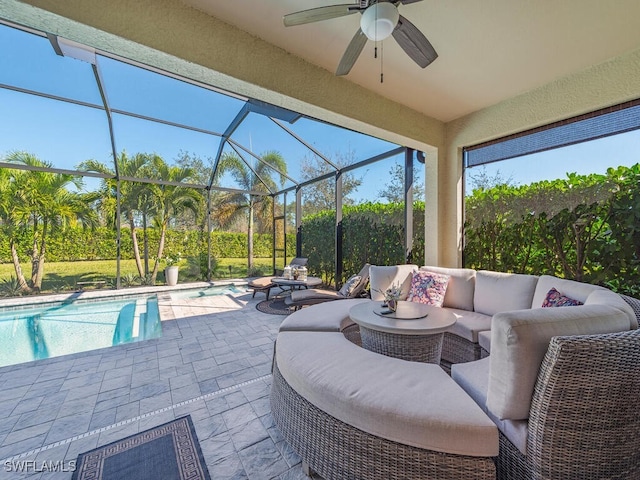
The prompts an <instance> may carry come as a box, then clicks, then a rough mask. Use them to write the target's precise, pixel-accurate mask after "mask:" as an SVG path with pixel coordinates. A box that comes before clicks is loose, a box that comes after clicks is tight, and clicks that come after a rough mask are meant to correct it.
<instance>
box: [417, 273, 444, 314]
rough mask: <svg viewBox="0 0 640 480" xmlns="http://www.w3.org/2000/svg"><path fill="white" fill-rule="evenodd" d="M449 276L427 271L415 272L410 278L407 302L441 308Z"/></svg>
mask: <svg viewBox="0 0 640 480" xmlns="http://www.w3.org/2000/svg"><path fill="white" fill-rule="evenodd" d="M448 283H449V275H446V274H443V273H434V272H427V271H420V270H418V271H415V272H413V274H412V277H411V288H410V290H409V296H408V298H407V300H409V301H410V302H416V303H424V304H426V305H433V306H435V307H441V306H442V302H444V295H445V293H446V292H447V284H448Z"/></svg>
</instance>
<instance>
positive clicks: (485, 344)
mask: <svg viewBox="0 0 640 480" xmlns="http://www.w3.org/2000/svg"><path fill="white" fill-rule="evenodd" d="M478 345H480V346H481V347H482V348H484V349H485V350H486V351H487V352H489V353H491V330H483V331H482V332H478Z"/></svg>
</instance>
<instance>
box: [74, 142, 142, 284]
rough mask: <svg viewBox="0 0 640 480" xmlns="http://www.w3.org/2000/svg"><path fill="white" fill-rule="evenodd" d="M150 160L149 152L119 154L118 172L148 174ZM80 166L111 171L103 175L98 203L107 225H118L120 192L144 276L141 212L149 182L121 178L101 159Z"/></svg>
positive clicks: (85, 169) (86, 169)
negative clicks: (139, 220) (141, 250)
mask: <svg viewBox="0 0 640 480" xmlns="http://www.w3.org/2000/svg"><path fill="white" fill-rule="evenodd" d="M148 164H149V155H146V154H142V153H138V154H136V155H134V156H133V157H129V155H127V153H126V152H125V151H122V153H121V154H120V155H119V156H118V157H117V159H116V165H117V173H118V175H119V176H120V177H128V178H144V169H145V167H146V166H147V165H148ZM78 169H79V170H84V171H87V172H96V173H101V174H103V175H107V177H106V178H103V179H102V183H101V186H100V189H99V190H98V195H97V196H96V203H97V207H98V209H99V211H101V212H102V215H103V218H105V219H106V220H107V225H109V226H111V227H113V228H115V227H116V222H118V221H119V220H120V219H118V218H117V212H116V205H117V202H116V198H117V196H118V193H119V194H120V213H121V215H122V216H123V217H125V218H126V219H127V222H128V224H129V233H130V235H131V241H132V244H133V254H134V258H135V260H136V268H137V269H138V275H139V276H140V277H143V276H144V275H145V273H146V271H145V268H143V265H142V259H141V257H140V248H139V245H138V235H137V223H136V220H137V216H138V214H139V212H140V203H141V199H142V200H146V199H147V198H148V196H147V195H146V194H145V193H146V192H145V190H146V188H147V186H146V184H142V183H134V182H130V181H119V180H118V179H117V177H118V175H116V170H115V169H114V168H113V167H111V166H108V165H105V164H104V163H101V162H99V161H97V160H86V161H84V162H82V163H81V164H80V165H78Z"/></svg>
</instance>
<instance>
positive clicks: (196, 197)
mask: <svg viewBox="0 0 640 480" xmlns="http://www.w3.org/2000/svg"><path fill="white" fill-rule="evenodd" d="M146 170H147V171H146V175H147V177H149V178H156V179H157V180H159V183H150V184H148V186H147V188H148V192H149V196H148V199H149V200H150V202H151V203H152V205H153V206H152V209H151V211H153V213H154V218H153V220H154V227H155V228H156V229H158V230H159V231H160V236H159V240H158V250H157V252H156V256H155V262H154V265H153V271H152V272H151V280H150V283H151V284H154V283H155V281H156V277H157V275H158V270H159V267H160V260H161V259H162V258H163V253H164V248H165V240H166V235H167V229H168V228H169V225H170V223H171V221H172V219H174V218H178V217H180V216H182V215H183V214H184V213H185V212H186V211H190V212H192V213H193V214H194V215H195V214H196V213H197V212H198V207H199V201H200V199H201V197H200V194H199V192H198V191H196V190H195V189H194V188H191V187H187V186H182V185H180V183H183V182H189V181H190V180H191V179H192V178H193V176H194V175H195V172H194V170H193V169H191V168H189V167H179V166H172V165H168V164H167V163H166V162H165V161H164V160H163V159H162V158H161V157H160V156H158V155H153V156H152V157H151V158H150V162H149V165H148V166H147V168H146ZM173 255H175V253H173ZM178 256H179V254H178Z"/></svg>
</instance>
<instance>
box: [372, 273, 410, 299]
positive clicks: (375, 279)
mask: <svg viewBox="0 0 640 480" xmlns="http://www.w3.org/2000/svg"><path fill="white" fill-rule="evenodd" d="M414 270H418V266H417V265H391V266H378V265H371V267H370V268H369V284H370V289H371V300H376V301H382V300H384V292H385V290H386V289H387V288H389V287H390V286H391V285H393V284H394V283H395V284H396V285H397V284H400V286H401V287H402V296H401V298H400V300H406V299H407V297H408V296H409V289H410V288H411V278H412V276H411V274H412V273H413V271H414Z"/></svg>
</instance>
